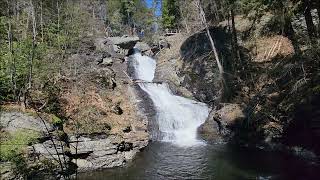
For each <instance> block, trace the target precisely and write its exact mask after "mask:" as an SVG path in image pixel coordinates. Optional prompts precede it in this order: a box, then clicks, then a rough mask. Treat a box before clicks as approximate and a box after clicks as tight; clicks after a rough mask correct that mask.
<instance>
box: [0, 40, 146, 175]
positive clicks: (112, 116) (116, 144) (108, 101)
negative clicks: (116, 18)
mask: <svg viewBox="0 0 320 180" xmlns="http://www.w3.org/2000/svg"><path fill="white" fill-rule="evenodd" d="M112 40H113V41H116V40H117V44H114V42H113V41H111V40H110V39H104V38H98V39H96V40H95V41H94V40H93V39H92V38H91V39H87V40H84V41H87V42H86V43H85V44H86V45H87V46H85V47H84V48H83V50H82V52H79V53H76V54H73V55H71V56H70V58H69V59H67V60H66V62H65V64H66V65H65V67H64V68H63V69H62V72H61V76H60V77H58V78H57V79H56V80H55V83H56V85H57V86H58V87H60V88H61V91H60V92H59V95H58V96H57V97H56V99H55V104H54V105H55V106H56V108H57V109H59V114H60V115H62V116H63V117H62V118H58V117H56V116H52V115H48V114H45V113H40V114H38V113H36V112H34V111H33V113H29V114H28V113H26V112H25V111H24V110H22V109H19V108H18V109H17V108H10V107H9V108H7V110H5V111H1V114H0V119H1V121H0V122H1V134H2V133H11V134H14V133H15V132H18V131H24V130H26V129H27V130H28V131H32V132H37V133H38V134H39V136H38V137H37V139H38V140H37V141H36V142H33V143H31V144H28V145H29V146H28V148H26V149H27V151H25V153H26V156H27V159H28V161H29V160H30V164H39V163H40V164H41V163H42V162H44V161H48V162H50V163H52V164H53V165H54V167H55V168H52V170H55V172H61V166H63V169H68V170H72V169H74V168H76V170H77V171H88V170H96V169H102V168H112V167H118V166H122V165H124V164H125V163H126V162H128V161H131V160H132V159H133V158H134V156H135V155H136V153H138V152H139V151H140V150H142V149H143V148H144V147H145V146H147V144H148V142H149V134H148V129H147V126H148V121H147V119H146V117H145V116H144V115H142V114H141V113H140V111H139V110H138V104H136V101H137V99H136V98H137V97H136V95H137V94H136V91H135V90H134V88H133V87H132V86H131V85H132V84H130V81H131V80H130V78H129V77H128V76H127V73H126V71H127V63H126V61H125V58H124V57H125V53H126V52H127V51H128V49H123V48H121V47H122V45H123V44H124V46H125V48H126V47H127V46H128V48H132V47H133V46H134V45H135V43H136V41H137V39H136V38H132V39H130V38H129V37H123V38H122V37H113V39H112ZM94 42H95V43H94ZM94 44H95V45H94ZM120 46H121V47H120ZM115 48H118V49H115ZM50 105H52V104H50ZM28 111H31V112H32V110H28ZM64 118H65V119H64ZM31 159H32V163H31ZM30 167H31V165H30ZM8 173H9V171H8ZM71 173H72V172H71ZM39 174H40V173H39ZM33 176H36V175H34V174H33ZM8 178H10V176H9V177H8Z"/></svg>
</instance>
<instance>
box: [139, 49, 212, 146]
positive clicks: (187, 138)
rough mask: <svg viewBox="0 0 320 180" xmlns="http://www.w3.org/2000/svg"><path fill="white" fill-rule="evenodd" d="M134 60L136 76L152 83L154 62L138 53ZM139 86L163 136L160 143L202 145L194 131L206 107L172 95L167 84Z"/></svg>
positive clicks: (207, 112)
mask: <svg viewBox="0 0 320 180" xmlns="http://www.w3.org/2000/svg"><path fill="white" fill-rule="evenodd" d="M134 58H135V61H136V63H135V65H134V66H135V73H136V77H137V78H139V79H141V80H144V81H152V79H153V78H154V72H155V66H156V62H155V60H154V59H152V58H150V57H147V56H141V54H135V55H134ZM147 61H149V62H147ZM139 86H140V87H141V89H142V90H143V91H145V92H146V93H147V94H148V95H149V96H150V98H151V100H152V101H153V103H154V106H155V110H156V112H157V115H156V118H157V122H158V125H159V130H160V132H161V134H162V135H163V136H162V138H161V139H160V140H161V141H167V142H173V143H174V144H177V145H179V146H193V145H198V144H203V143H202V141H200V140H197V128H198V127H199V126H200V125H201V124H203V123H204V122H205V120H206V118H207V117H208V114H209V108H208V107H207V106H206V104H204V103H199V102H196V101H193V100H190V99H187V98H184V97H180V96H176V95H174V94H173V93H172V92H171V90H170V89H169V87H168V85H167V84H155V83H139Z"/></svg>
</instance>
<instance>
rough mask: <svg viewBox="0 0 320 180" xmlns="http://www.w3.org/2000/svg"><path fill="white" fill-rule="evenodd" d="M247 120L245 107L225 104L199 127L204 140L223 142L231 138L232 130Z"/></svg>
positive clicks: (212, 112) (211, 113)
mask: <svg viewBox="0 0 320 180" xmlns="http://www.w3.org/2000/svg"><path fill="white" fill-rule="evenodd" d="M245 118H246V116H245V114H244V107H241V106H240V105H239V104H223V105H222V107H221V108H220V109H218V110H212V111H211V112H210V114H209V117H208V119H207V120H206V122H205V123H204V124H202V125H201V126H200V127H199V129H198V130H199V133H200V135H201V137H202V138H204V139H205V140H208V141H213V142H221V141H224V140H227V139H228V138H230V137H231V133H232V130H234V129H235V128H237V127H239V126H240V124H241V123H242V122H243V120H244V119H245Z"/></svg>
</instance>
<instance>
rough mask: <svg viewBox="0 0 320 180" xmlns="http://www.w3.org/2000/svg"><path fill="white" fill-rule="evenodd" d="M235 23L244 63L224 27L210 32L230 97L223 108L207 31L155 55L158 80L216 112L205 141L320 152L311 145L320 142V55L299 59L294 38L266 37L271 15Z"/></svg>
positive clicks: (307, 53)
mask: <svg viewBox="0 0 320 180" xmlns="http://www.w3.org/2000/svg"><path fill="white" fill-rule="evenodd" d="M236 18H237V21H236V22H237V24H236V28H237V31H238V38H239V39H238V42H239V45H240V50H241V52H242V58H243V59H242V61H238V60H236V59H235V58H233V57H232V49H231V43H230V38H229V36H228V33H226V32H227V29H228V28H227V27H226V23H224V22H222V23H221V24H220V28H213V29H212V35H213V36H214V39H215V42H216V44H217V47H218V51H219V54H220V56H221V59H222V61H223V63H224V67H225V68H226V76H227V78H226V81H227V82H228V83H229V84H228V87H229V88H230V91H231V92H232V93H231V96H230V97H229V99H227V100H226V101H225V103H221V102H218V101H216V100H217V99H218V98H217V97H219V96H220V95H221V94H223V93H225V92H222V88H221V87H222V86H221V84H220V82H221V81H219V79H217V77H218V71H217V68H216V64H215V61H214V59H213V58H212V54H210V51H211V48H210V44H209V42H208V40H207V37H206V35H205V33H204V32H199V33H196V34H193V35H191V36H189V37H184V38H181V39H180V41H178V40H179V39H177V38H176V37H175V36H169V37H167V40H168V41H169V42H170V43H172V44H171V48H172V49H171V50H163V51H161V52H160V54H159V55H157V56H156V57H157V59H158V66H157V73H156V78H158V79H159V80H163V81H168V82H171V84H170V83H169V84H170V85H171V87H172V88H173V89H175V90H176V92H177V93H181V94H183V95H185V96H188V97H191V98H195V99H198V100H200V101H202V102H206V103H208V104H210V105H213V111H212V112H211V113H210V116H209V118H208V120H207V122H206V123H205V124H204V125H203V126H202V127H201V128H200V129H199V131H200V134H202V136H203V137H205V138H206V139H207V140H210V141H214V142H217V141H223V140H235V141H234V142H237V143H240V144H242V145H246V146H248V145H249V144H250V145H254V146H259V147H265V148H270V149H277V150H279V149H286V150H288V149H292V147H295V146H298V147H303V148H306V149H309V150H313V151H316V152H319V143H317V142H315V141H313V140H312V139H318V137H319V133H318V131H319V128H318V124H319V118H317V114H318V113H319V112H318V111H317V110H316V109H319V105H318V104H317V103H316V101H317V99H318V94H319V91H318V85H317V84H319V76H318V75H317V74H318V72H319V69H317V68H315V67H318V66H319V65H318V61H315V59H317V56H319V55H316V54H315V53H314V52H313V53H312V51H311V50H306V51H304V54H303V55H297V54H295V49H294V46H293V44H292V42H291V41H290V40H289V39H288V38H286V37H284V36H280V35H274V34H272V33H271V34H268V35H266V34H264V33H263V29H264V26H266V25H268V24H269V21H270V18H268V15H266V17H263V20H262V21H261V22H260V24H257V25H256V27H254V28H252V27H251V25H252V22H250V21H249V20H247V19H245V18H243V17H236ZM248 33H249V34H251V36H250V38H248ZM177 41H178V42H177ZM302 50H303V49H302ZM182 92H185V93H182ZM302 116H303V117H308V118H307V119H306V118H302ZM303 139H306V140H303ZM286 145H289V146H286ZM290 151H291V150H290ZM293 151H295V150H293Z"/></svg>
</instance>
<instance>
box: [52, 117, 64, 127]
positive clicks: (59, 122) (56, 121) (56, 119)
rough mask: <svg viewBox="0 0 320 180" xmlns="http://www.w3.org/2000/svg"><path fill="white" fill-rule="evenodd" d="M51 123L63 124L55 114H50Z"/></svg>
mask: <svg viewBox="0 0 320 180" xmlns="http://www.w3.org/2000/svg"><path fill="white" fill-rule="evenodd" d="M51 118H52V124H53V125H55V126H61V125H62V124H63V120H62V119H60V118H59V117H57V116H56V115H52V117H51Z"/></svg>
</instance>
